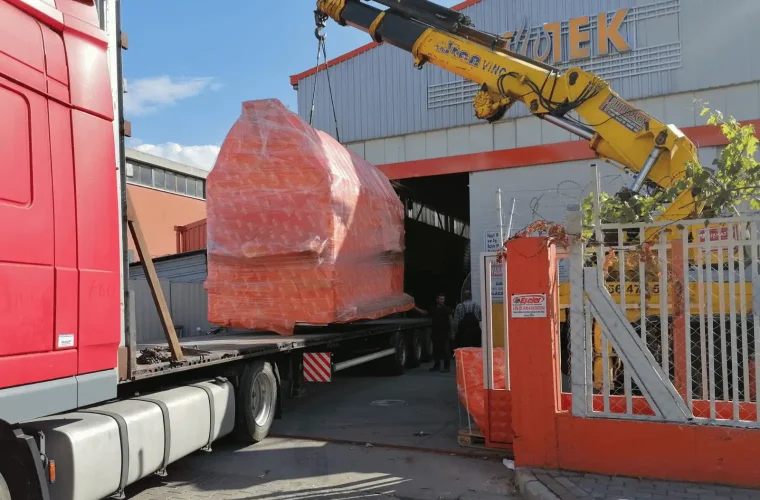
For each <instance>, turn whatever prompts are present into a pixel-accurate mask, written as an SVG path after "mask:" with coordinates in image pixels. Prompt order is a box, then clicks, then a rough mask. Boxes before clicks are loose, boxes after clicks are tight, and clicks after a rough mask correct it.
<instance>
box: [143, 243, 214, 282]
mask: <svg viewBox="0 0 760 500" xmlns="http://www.w3.org/2000/svg"><path fill="white" fill-rule="evenodd" d="M153 265H154V266H155V268H156V274H157V275H158V279H160V280H168V281H171V282H174V283H179V282H182V283H202V282H204V281H205V280H206V273H207V268H206V252H205V251H195V252H190V253H187V254H185V255H182V254H178V255H176V256H171V257H168V258H164V259H157V260H155V261H154V263H153ZM129 279H130V280H133V279H135V280H144V279H145V273H144V272H143V270H142V267H141V266H140V264H132V265H130V266H129Z"/></svg>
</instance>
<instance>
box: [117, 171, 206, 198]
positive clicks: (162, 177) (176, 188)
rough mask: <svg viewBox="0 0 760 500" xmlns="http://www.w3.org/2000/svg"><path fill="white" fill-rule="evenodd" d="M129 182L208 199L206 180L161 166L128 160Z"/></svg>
mask: <svg viewBox="0 0 760 500" xmlns="http://www.w3.org/2000/svg"><path fill="white" fill-rule="evenodd" d="M126 174H127V182H128V183H129V184H138V185H141V186H147V187H151V188H155V189H160V190H161V191H167V192H170V193H177V194H181V195H184V196H190V197H192V198H200V199H202V200H205V199H206V181H205V180H204V179H198V178H196V177H190V176H187V175H183V174H178V173H175V172H170V171H169V170H164V169H163V168H160V167H153V166H150V165H141V164H137V163H132V162H127V165H126Z"/></svg>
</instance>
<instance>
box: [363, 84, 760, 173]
mask: <svg viewBox="0 0 760 500" xmlns="http://www.w3.org/2000/svg"><path fill="white" fill-rule="evenodd" d="M695 99H700V100H704V101H706V102H708V103H709V107H711V108H713V109H716V110H719V111H721V112H723V114H724V115H726V116H728V115H732V116H734V117H735V118H736V119H738V120H755V119H758V118H760V83H751V84H746V85H736V86H732V87H724V88H719V89H711V90H706V91H700V92H688V93H684V94H674V95H670V96H665V97H655V98H651V99H641V100H638V101H631V103H632V104H634V105H635V106H637V107H639V108H641V109H643V110H644V111H646V112H647V113H649V114H650V115H652V116H653V117H654V118H656V119H657V120H659V121H661V122H664V123H673V124H675V125H677V126H679V127H683V128H686V127H694V126H698V125H704V124H705V121H706V120H705V118H704V117H701V116H699V112H700V110H701V107H695V104H694V100H695ZM573 139H574V136H572V135H571V134H570V133H569V132H565V131H564V130H562V129H560V128H558V127H556V126H554V125H552V124H550V123H547V122H544V121H541V120H539V119H537V118H535V117H533V116H527V117H524V118H518V119H516V120H509V121H503V122H498V123H495V124H488V123H483V124H477V125H470V126H466V127H457V128H452V129H448V130H436V131H432V132H423V133H419V134H408V135H405V136H396V137H389V138H385V139H375V140H371V141H362V142H356V143H351V144H348V148H349V149H351V150H352V151H355V152H356V153H357V154H359V155H361V156H362V157H363V158H365V159H366V160H367V161H369V162H370V163H373V164H375V165H384V164H388V163H398V162H406V161H413V160H425V159H432V158H441V157H445V156H457V155H463V154H470V153H483V152H487V151H494V150H500V149H511V148H515V147H526V146H537V145H540V144H553V143H557V142H564V141H569V140H573Z"/></svg>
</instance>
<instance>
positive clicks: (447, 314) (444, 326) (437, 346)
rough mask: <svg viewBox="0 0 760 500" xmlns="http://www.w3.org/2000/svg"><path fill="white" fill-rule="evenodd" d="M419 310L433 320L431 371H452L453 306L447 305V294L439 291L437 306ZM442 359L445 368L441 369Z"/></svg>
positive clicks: (418, 309) (418, 310)
mask: <svg viewBox="0 0 760 500" xmlns="http://www.w3.org/2000/svg"><path fill="white" fill-rule="evenodd" d="M416 310H417V312H419V313H420V314H422V315H424V316H430V319H431V320H432V335H431V338H432V340H433V367H432V368H431V369H430V371H431V372H437V371H440V372H442V373H449V372H450V371H451V353H450V349H449V346H450V345H451V322H452V320H451V312H452V311H451V308H450V307H448V306H447V305H446V295H444V294H443V293H439V294H438V295H437V296H436V303H435V306H433V307H432V308H430V310H429V311H425V310H423V309H420V308H418V307H417V308H416ZM441 361H443V369H441Z"/></svg>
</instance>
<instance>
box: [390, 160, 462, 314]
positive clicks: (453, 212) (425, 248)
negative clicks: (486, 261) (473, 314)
mask: <svg viewBox="0 0 760 500" xmlns="http://www.w3.org/2000/svg"><path fill="white" fill-rule="evenodd" d="M468 181H469V174H467V173H465V174H451V175H439V176H431V177H419V178H412V179H403V180H400V181H396V182H395V185H396V191H397V192H398V194H399V196H400V197H401V199H402V201H403V202H404V204H405V206H406V221H405V230H406V240H405V243H406V249H405V253H404V258H405V259H404V263H405V266H404V269H405V273H404V287H405V291H406V293H408V294H409V295H411V296H412V297H414V298H415V301H416V303H417V305H418V306H419V307H423V308H427V307H429V306H432V305H433V303H434V301H435V295H436V294H437V293H439V292H444V293H445V294H446V299H447V300H446V301H447V303H449V305H450V306H451V307H454V306H455V305H456V304H457V303H458V302H459V301H460V300H461V292H462V285H463V283H464V282H465V280H466V279H467V276H468V274H469V272H470V234H469V221H470V191H469V182H468ZM468 282H469V280H468Z"/></svg>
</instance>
